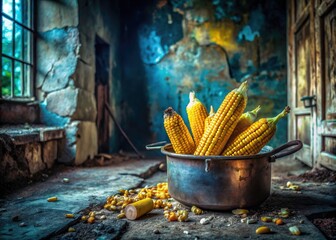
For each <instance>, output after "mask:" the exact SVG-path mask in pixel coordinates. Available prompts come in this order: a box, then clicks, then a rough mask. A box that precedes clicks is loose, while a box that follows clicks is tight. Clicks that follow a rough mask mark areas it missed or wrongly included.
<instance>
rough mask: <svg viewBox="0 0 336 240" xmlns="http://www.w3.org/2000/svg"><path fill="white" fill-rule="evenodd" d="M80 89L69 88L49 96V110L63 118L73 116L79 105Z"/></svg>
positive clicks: (47, 102) (47, 103)
mask: <svg viewBox="0 0 336 240" xmlns="http://www.w3.org/2000/svg"><path fill="white" fill-rule="evenodd" d="M77 100H78V89H75V88H71V87H68V88H66V89H62V90H60V91H56V92H52V93H50V94H48V96H47V98H46V106H47V110H48V111H50V112H53V113H56V114H58V115H60V116H62V117H67V116H72V115H73V114H74V113H75V111H76V109H77V104H78V101H77Z"/></svg>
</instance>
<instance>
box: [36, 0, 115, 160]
mask: <svg viewBox="0 0 336 240" xmlns="http://www.w3.org/2000/svg"><path fill="white" fill-rule="evenodd" d="M115 5H116V4H115V3H110V2H109V1H93V0H83V1H73V0H62V1H47V0H41V1H39V4H38V8H39V9H38V41H37V66H38V72H37V94H38V97H39V100H41V102H42V103H41V106H40V107H41V120H42V122H43V123H45V124H47V125H57V126H64V127H65V129H66V139H67V140H66V147H65V149H64V154H63V156H62V158H60V159H59V161H61V162H65V163H75V164H80V163H82V162H84V161H85V160H86V159H88V158H92V157H93V156H94V155H95V154H96V153H97V150H98V140H97V137H98V136H97V127H96V122H95V121H96V116H97V108H96V99H95V36H96V34H97V35H99V36H100V37H101V38H103V39H104V40H105V41H106V42H107V43H109V44H110V45H111V46H112V47H111V48H110V49H111V53H110V56H111V57H110V62H111V66H114V67H116V61H117V60H116V50H115V46H117V44H118V36H119V35H118V33H119V23H118V14H115V13H113V11H115V12H116V13H118V11H117V9H116V7H117V6H115ZM112 64H113V65H112ZM109 72H111V74H110V77H109V79H108V81H109V83H110V86H111V87H110V89H113V90H114V91H117V90H115V89H117V88H118V85H117V84H118V81H116V80H115V79H116V78H117V77H118V75H117V72H116V73H114V72H113V74H112V67H111V68H110V69H109ZM112 79H113V81H112ZM111 94H112V93H111ZM114 96H116V97H117V95H113V96H112V97H111V98H110V99H111V101H112V102H113V103H117V100H115V98H114ZM111 129H113V128H112V127H111ZM111 134H112V132H111Z"/></svg>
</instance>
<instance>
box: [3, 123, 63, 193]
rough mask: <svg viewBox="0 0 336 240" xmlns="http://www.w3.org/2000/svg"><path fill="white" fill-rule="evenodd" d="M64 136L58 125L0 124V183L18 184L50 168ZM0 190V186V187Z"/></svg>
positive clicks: (57, 155) (56, 156)
mask: <svg viewBox="0 0 336 240" xmlns="http://www.w3.org/2000/svg"><path fill="white" fill-rule="evenodd" d="M64 138H65V132H64V129H63V128H61V127H48V126H44V125H28V124H26V125H22V124H21V125H5V126H1V127H0V159H1V160H2V161H0V184H1V185H2V186H4V187H5V185H12V184H14V185H15V184H17V183H19V182H22V181H25V180H28V179H31V178H32V177H34V176H35V175H36V174H37V173H39V172H41V171H44V170H46V169H50V168H52V166H53V165H54V163H55V162H56V160H57V159H58V158H59V155H60V153H59V151H58V149H59V148H60V147H61V145H62V141H61V139H64ZM0 190H1V187H0Z"/></svg>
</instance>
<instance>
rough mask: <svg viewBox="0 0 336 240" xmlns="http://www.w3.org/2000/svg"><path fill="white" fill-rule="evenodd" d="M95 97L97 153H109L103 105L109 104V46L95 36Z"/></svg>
mask: <svg viewBox="0 0 336 240" xmlns="http://www.w3.org/2000/svg"><path fill="white" fill-rule="evenodd" d="M95 55H96V73H95V96H96V103H97V120H96V124H97V130H98V151H99V152H100V153H101V152H109V115H108V112H107V110H106V108H105V107H104V103H105V101H106V102H109V92H110V91H109V90H110V89H109V70H110V64H109V60H110V45H109V44H107V43H106V42H105V41H104V40H103V39H101V38H100V37H98V36H96V40H95Z"/></svg>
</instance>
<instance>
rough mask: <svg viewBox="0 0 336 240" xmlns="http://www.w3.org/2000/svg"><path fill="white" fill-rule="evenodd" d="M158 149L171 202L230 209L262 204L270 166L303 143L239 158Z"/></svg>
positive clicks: (269, 189) (269, 175) (268, 180)
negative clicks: (163, 164) (163, 163)
mask: <svg viewBox="0 0 336 240" xmlns="http://www.w3.org/2000/svg"><path fill="white" fill-rule="evenodd" d="M157 144H158V143H157ZM146 148H147V149H153V148H155V147H153V144H151V145H147V146H146ZM160 148H161V152H162V153H163V154H165V155H166V158H167V175H168V190H169V193H170V195H171V196H172V197H173V198H174V199H176V200H177V201H179V202H181V203H183V204H185V205H188V206H192V205H196V206H198V207H201V208H204V209H214V210H229V209H235V208H249V207H253V206H258V205H260V204H261V203H263V202H264V201H265V200H266V199H267V198H268V197H269V196H270V192H271V167H272V166H271V163H272V162H274V161H275V160H276V159H277V158H281V157H284V156H288V155H290V154H292V153H295V152H296V151H298V150H300V149H301V148H302V142H301V141H299V140H294V141H290V142H288V143H286V144H284V145H282V146H280V147H278V148H276V149H272V148H271V147H269V146H266V147H264V148H263V149H262V151H261V152H260V153H258V154H256V155H252V156H238V157H227V156H195V155H189V154H177V153H174V150H173V148H172V146H171V144H168V145H165V146H163V147H160Z"/></svg>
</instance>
